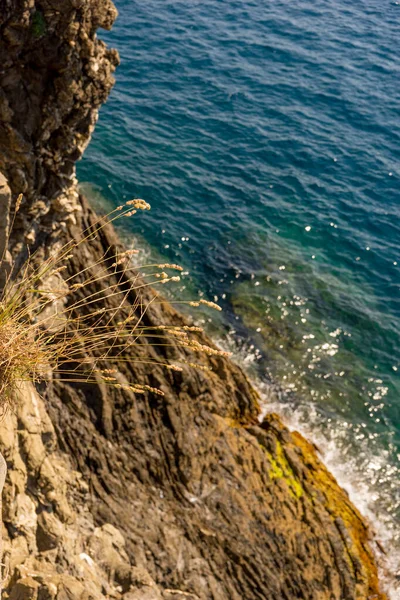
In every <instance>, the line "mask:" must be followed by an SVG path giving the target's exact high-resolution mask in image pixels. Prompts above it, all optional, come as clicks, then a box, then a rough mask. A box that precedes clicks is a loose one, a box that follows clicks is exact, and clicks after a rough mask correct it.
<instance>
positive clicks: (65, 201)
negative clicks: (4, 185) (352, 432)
mask: <svg viewBox="0 0 400 600" xmlns="http://www.w3.org/2000/svg"><path fill="white" fill-rule="evenodd" d="M116 14H117V12H116V9H115V7H114V5H113V4H112V2H111V0H2V2H1V3H0V139H1V141H2V143H1V152H0V172H1V173H3V175H4V176H5V177H6V178H7V180H8V182H9V185H10V187H11V189H12V191H13V193H14V200H15V197H16V196H17V195H18V194H20V193H23V194H24V200H23V205H22V208H23V209H24V210H22V211H21V212H20V215H19V217H18V218H17V222H16V224H15V230H17V229H18V228H20V229H21V230H22V231H23V232H24V234H25V239H26V241H27V242H28V243H33V242H34V241H35V237H36V233H37V231H38V229H39V227H38V223H39V222H40V221H42V222H45V220H44V219H43V217H44V216H45V215H46V213H48V211H49V210H51V209H53V210H56V211H57V213H58V214H59V215H60V216H61V217H65V218H69V219H71V218H72V219H73V218H74V217H73V212H74V209H75V210H76V209H78V204H77V192H76V179H75V163H76V161H77V160H78V159H79V158H80V157H81V155H82V153H83V151H84V149H85V148H86V146H87V144H88V142H89V140H90V136H91V133H92V131H93V128H94V125H95V123H96V120H97V114H98V109H99V107H100V106H101V104H102V103H103V102H104V101H105V100H106V98H107V96H108V93H109V91H110V89H111V87H112V85H113V81H114V80H113V78H112V72H113V71H114V68H115V66H116V65H117V64H118V54H117V52H116V51H115V50H108V49H107V48H106V46H105V44H104V43H103V42H102V41H100V40H99V39H98V38H97V37H96V30H97V29H98V28H99V27H102V28H104V29H110V27H111V25H112V23H113V21H114V19H115V17H116Z"/></svg>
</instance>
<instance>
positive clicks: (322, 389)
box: [78, 0, 400, 598]
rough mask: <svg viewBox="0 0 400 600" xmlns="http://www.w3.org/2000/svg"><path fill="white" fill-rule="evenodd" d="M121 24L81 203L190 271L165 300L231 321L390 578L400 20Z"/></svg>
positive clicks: (131, 8)
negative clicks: (368, 529)
mask: <svg viewBox="0 0 400 600" xmlns="http://www.w3.org/2000/svg"><path fill="white" fill-rule="evenodd" d="M116 5H117V8H118V9H119V11H120V16H119V19H118V20H117V22H116V24H115V26H114V29H113V31H112V32H111V33H106V34H103V33H101V34H100V35H101V37H102V38H104V39H105V40H106V42H107V43H108V44H109V45H111V46H113V47H116V48H117V49H118V50H119V52H120V54H121V60H122V64H121V66H120V68H119V69H118V71H117V75H116V77H117V84H116V86H115V89H114V90H113V92H112V94H111V97H110V99H109V101H108V103H107V104H106V105H105V106H104V107H103V108H102V110H101V113H100V120H99V123H98V126H97V129H96V131H95V134H94V137H93V140H92V142H91V144H90V146H89V149H88V150H87V152H86V155H85V158H84V159H83V161H82V162H81V164H80V165H79V169H78V175H79V178H80V180H81V181H82V182H83V187H84V189H85V190H86V192H87V193H88V194H89V196H90V197H91V198H92V200H93V202H95V203H96V201H97V202H98V200H99V198H100V199H101V202H103V203H107V204H108V205H110V206H112V205H114V206H116V205H117V204H120V203H121V200H123V199H130V198H133V197H140V198H145V199H146V200H147V201H148V202H150V204H151V205H152V211H151V212H150V213H149V214H147V213H146V214H145V215H144V214H143V215H138V216H137V218H136V217H135V218H134V219H132V220H131V221H129V223H128V222H125V224H124V230H123V232H122V233H123V235H124V237H125V239H127V240H128V242H129V240H135V243H138V241H139V243H140V244H141V245H142V246H143V245H146V247H147V248H148V249H150V251H151V252H153V253H155V254H157V255H158V256H162V257H164V258H165V259H167V260H172V261H173V262H180V263H181V264H182V265H183V266H184V267H185V269H187V270H188V271H189V272H190V275H189V276H187V277H186V278H185V279H184V281H183V283H182V286H181V287H180V288H178V290H176V291H175V294H176V296H177V297H178V296H179V297H185V295H188V296H192V297H193V296H194V297H196V296H197V293H201V294H204V296H205V297H208V298H209V299H211V300H217V301H218V302H219V303H220V304H221V305H222V306H223V308H224V313H223V314H224V316H223V319H222V320H220V321H219V322H218V326H217V328H216V330H212V332H213V333H214V335H216V336H218V337H219V338H220V339H221V340H222V343H223V344H225V345H228V346H230V347H231V349H233V350H234V352H235V355H236V359H237V360H239V361H240V362H241V363H242V364H243V366H244V367H245V368H246V369H247V370H248V372H249V373H250V374H251V376H252V377H253V379H254V381H255V382H256V383H257V385H258V387H259V389H260V390H261V392H262V393H263V394H264V399H265V410H271V409H273V410H276V411H278V412H280V413H282V414H284V416H285V419H286V422H288V424H289V425H290V426H293V427H296V428H297V429H300V430H301V431H303V432H304V433H305V434H306V435H308V436H309V437H311V438H312V439H313V440H315V441H316V442H317V443H318V446H319V447H320V449H321V452H322V454H323V458H324V460H325V462H326V463H327V464H328V466H329V468H331V470H332V471H333V472H334V474H335V475H336V476H337V477H338V479H339V481H340V483H341V484H342V485H343V486H344V487H345V488H346V489H347V490H348V491H349V493H350V494H351V497H352V499H353V500H354V501H355V503H356V504H357V506H358V507H359V508H360V509H361V511H362V512H363V513H364V514H365V515H366V516H367V518H369V520H370V522H371V524H372V526H373V527H374V528H375V529H376V532H377V538H378V539H379V541H380V542H381V544H382V545H383V547H384V548H385V550H386V552H387V557H386V561H385V562H384V563H382V565H383V568H385V569H386V573H387V574H389V572H391V573H392V574H393V573H395V572H396V570H397V569H398V565H399V563H400V560H399V556H400V540H399V536H400V486H399V472H400V395H399V392H400V384H399V378H398V375H399V373H400V344H399V341H400V297H399V284H400V277H399V276H400V221H399V217H400V196H399V180H400V164H399V158H400V121H399V110H400V85H399V84H400V79H399V76H400V62H399V58H398V48H399V26H398V23H399V19H400V5H399V3H398V2H390V1H388V0H352V2H348V1H347V0H335V1H334V2H332V1H331V2H328V1H327V0H297V1H296V2H287V1H286V0H285V1H282V0H274V1H272V0H271V1H270V0H201V2H200V1H197V0H188V1H185V2H183V1H178V0H147V1H146V2H139V1H137V0H117V1H116ZM206 320H207V319H206ZM271 382H274V383H271ZM394 586H395V584H394V583H392V589H394ZM398 593H399V592H397V594H398ZM392 594H393V598H395V597H396V591H393V592H392Z"/></svg>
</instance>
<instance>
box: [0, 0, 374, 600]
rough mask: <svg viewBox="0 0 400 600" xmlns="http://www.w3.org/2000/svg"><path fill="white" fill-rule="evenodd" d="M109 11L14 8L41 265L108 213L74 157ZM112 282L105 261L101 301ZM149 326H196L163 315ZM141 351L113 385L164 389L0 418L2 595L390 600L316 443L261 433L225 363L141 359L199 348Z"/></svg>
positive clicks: (161, 308) (30, 220)
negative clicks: (89, 191) (0, 458)
mask: <svg viewBox="0 0 400 600" xmlns="http://www.w3.org/2000/svg"><path fill="white" fill-rule="evenodd" d="M114 16H115V12H114V9H113V7H112V5H111V4H110V3H109V2H108V1H107V0H90V1H89V0H58V1H57V2H54V1H53V2H51V1H49V0H41V1H36V0H35V1H34V0H8V2H6V3H3V8H2V12H1V15H0V31H1V37H0V57H1V59H2V62H1V64H2V67H1V69H2V70H1V72H0V83H1V90H2V91H1V94H0V119H1V123H0V135H1V152H0V171H2V172H3V173H4V174H5V175H6V177H7V179H8V180H9V183H10V187H11V190H12V193H13V194H14V199H15V198H16V196H17V195H18V193H20V192H23V193H24V203H23V205H22V207H21V210H20V213H18V214H19V215H20V217H19V221H18V223H17V228H16V230H15V231H14V232H13V235H12V246H13V249H14V254H15V253H16V251H17V250H19V249H21V248H22V247H23V244H24V243H29V244H31V245H32V246H34V247H37V248H38V255H37V256H38V258H39V259H40V258H41V257H42V256H43V257H44V256H45V255H46V253H49V252H51V251H52V247H53V245H54V244H57V243H59V242H60V241H63V240H68V239H76V240H79V239H80V237H81V235H82V234H81V232H82V230H83V229H85V228H86V227H88V226H91V225H93V223H94V221H95V220H96V217H95V216H94V214H93V212H92V211H91V209H90V208H89V207H88V205H87V203H86V201H85V200H84V198H81V197H79V195H78V193H77V188H76V182H75V178H74V163H75V160H76V159H77V158H78V157H79V156H80V154H81V153H82V151H83V148H84V146H85V145H86V143H87V142H88V140H89V139H90V134H91V130H92V127H93V124H94V122H95V118H96V114H97V108H98V106H99V105H100V104H101V102H103V101H104V99H105V98H106V95H107V93H108V91H109V89H110V86H111V84H112V77H111V72H112V70H113V67H114V65H115V64H116V60H117V59H116V55H115V54H114V53H113V52H112V51H109V50H107V49H106V48H105V46H104V45H103V44H102V43H101V42H99V40H97V39H96V37H95V30H96V28H97V27H99V26H103V27H109V26H110V25H111V22H112V19H113V17H114ZM118 246H119V241H118V239H117V238H116V236H115V234H114V232H113V230H112V228H111V227H110V226H107V227H105V228H104V229H102V230H101V232H100V234H99V236H98V237H97V239H90V240H87V242H85V244H84V245H81V246H80V247H79V249H78V250H77V251H76V252H74V256H73V258H72V259H71V260H70V261H69V263H68V264H69V267H68V268H69V273H70V274H71V273H75V272H78V271H79V270H81V269H82V268H87V269H88V273H91V272H93V273H94V274H95V273H96V268H98V267H93V266H92V265H95V263H96V261H97V259H98V258H99V257H101V256H102V255H103V254H104V253H105V251H107V250H108V249H109V248H111V249H112V250H113V249H115V248H117V247H118ZM110 281H112V282H113V283H114V284H115V285H117V282H116V280H115V274H114V270H113V269H112V267H111V265H110V268H109V273H108V279H107V280H104V279H100V280H97V281H96V282H94V283H93V284H92V289H91V291H93V292H95V291H100V290H101V289H104V287H103V286H106V285H107V284H108V283H109V282H110ZM126 283H127V282H126V281H124V280H120V281H119V282H118V285H119V286H120V287H121V289H126ZM86 289H87V288H86ZM79 293H80V292H79V289H78V290H76V291H75V292H74V294H73V295H71V297H70V298H69V302H73V300H74V298H75V299H76V298H79ZM143 294H144V295H145V299H146V295H147V300H149V299H151V297H152V296H151V294H152V292H151V290H147V291H145V292H143ZM112 302H113V300H110V303H111V305H112ZM125 302H126V304H127V306H133V305H134V303H135V297H133V295H132V294H130V295H129V297H127V298H126V301H125ZM144 322H145V323H146V324H147V325H149V326H154V325H160V324H166V323H168V324H175V325H178V324H181V323H182V322H184V318H183V317H182V316H181V315H180V314H179V313H177V312H176V311H175V310H174V309H173V308H172V307H171V306H170V305H168V304H167V303H164V304H151V305H150V306H149V307H148V310H147V311H146V314H145V316H144ZM199 336H200V341H201V339H204V338H202V334H199ZM141 342H142V343H141V344H140V345H135V346H131V347H130V348H128V349H126V350H125V354H124V356H123V358H124V359H126V361H125V362H118V377H120V378H121V379H122V380H125V381H138V382H140V383H143V384H148V385H150V386H156V387H160V388H161V389H162V390H163V392H164V394H165V396H155V395H152V394H144V395H136V394H134V393H133V392H129V391H126V390H120V389H117V388H107V387H106V386H105V385H104V382H102V381H101V380H99V382H98V383H97V384H96V385H94V384H90V385H83V384H78V383H74V382H65V381H61V380H59V379H58V378H57V376H56V375H54V376H53V379H52V381H51V382H50V384H49V385H48V386H44V387H43V388H41V389H40V390H35V389H33V388H32V387H31V386H29V385H26V386H25V387H24V388H23V389H22V390H21V393H20V395H19V398H18V399H16V400H17V402H16V408H15V411H14V412H12V413H9V414H7V416H6V418H5V419H4V420H3V421H2V423H1V426H0V450H1V451H2V452H3V454H4V457H5V459H6V462H7V466H8V470H9V471H8V476H7V481H6V485H5V490H4V502H3V523H4V527H3V536H4V541H5V550H6V552H5V561H6V564H7V565H8V573H7V575H6V589H5V593H4V598H6V599H7V598H9V599H10V600H22V599H24V600H25V599H32V600H73V599H74V600H75V599H76V600H90V599H92V600H105V599H106V598H114V599H119V600H183V599H187V600H210V599H214V600H228V599H229V600H231V599H232V600H243V599H246V600H253V599H254V600H256V599H260V600H264V599H268V600H295V599H306V600H344V599H346V600H355V599H359V600H365V599H370V600H373V599H374V600H383V599H384V598H385V595H384V594H383V593H382V592H381V591H380V590H379V585H378V578H377V569H376V564H375V560H374V556H373V554H372V551H371V546H370V540H369V533H368V528H367V527H366V525H365V523H364V521H363V519H362V518H361V516H360V515H359V513H358V511H357V510H356V509H355V508H354V507H353V506H352V504H351V502H350V501H349V499H348V496H347V494H346V493H345V492H344V491H343V490H342V489H341V488H340V487H339V486H338V484H337V483H336V481H335V480H334V478H333V477H332V476H331V475H330V474H329V473H328V472H327V470H326V469H325V467H324V466H323V465H322V463H321V462H320V460H319V459H318V457H317V453H316V450H315V448H313V447H312V445H310V444H309V443H308V442H306V441H305V440H304V439H303V438H302V437H301V436H300V435H299V434H297V433H290V432H289V431H288V430H287V429H286V428H285V427H284V426H283V425H282V423H281V422H280V420H279V418H278V417H276V416H274V415H268V416H267V417H266V418H265V419H264V421H263V422H262V423H259V422H258V414H259V407H258V396H257V394H256V392H255V391H254V390H253V389H252V387H251V385H250V383H249V381H248V380H247V378H246V376H245V375H244V374H243V372H242V371H241V370H240V369H239V368H238V367H237V366H235V365H234V364H233V363H232V362H230V361H229V360H228V359H226V358H223V357H207V356H200V357H198V356H196V361H197V362H199V361H200V362H202V363H203V364H204V365H205V366H209V367H211V368H212V371H211V372H207V373H206V372H202V371H197V370H193V369H192V368H190V367H189V366H187V367H186V368H185V369H184V371H183V372H182V373H179V372H174V371H165V370H164V369H163V368H162V367H161V366H160V367H159V366H154V365H150V364H147V363H146V362H140V359H141V358H143V357H148V356H152V357H153V358H157V359H160V358H162V360H163V361H166V362H175V360H176V359H177V357H179V356H180V355H182V354H183V355H184V357H185V358H187V359H189V360H191V359H192V358H193V354H192V351H189V350H188V349H185V348H181V347H179V345H177V344H176V343H175V344H174V343H171V345H169V346H152V345H151V344H150V342H149V341H148V340H147V339H146V338H145V337H143V338H142V339H141ZM88 355H90V353H89V352H88ZM109 362H110V366H114V364H113V361H112V356H110V361H109ZM39 392H40V393H39Z"/></svg>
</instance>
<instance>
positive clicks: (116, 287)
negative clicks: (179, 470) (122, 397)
mask: <svg viewBox="0 0 400 600" xmlns="http://www.w3.org/2000/svg"><path fill="white" fill-rule="evenodd" d="M19 204H20V198H19V199H18V202H17V207H16V211H17V210H18V208H19ZM148 209H150V206H149V205H148V204H147V202H145V201H144V200H141V199H135V200H131V201H129V202H127V203H126V204H124V205H122V206H119V207H118V208H117V209H115V210H114V211H112V212H111V213H109V214H108V215H106V217H103V218H101V219H99V220H98V221H97V222H96V223H95V225H94V226H91V228H90V230H89V229H88V230H87V231H84V232H83V235H82V236H81V238H80V239H79V241H78V242H75V241H71V242H68V243H67V244H65V245H63V246H61V247H60V248H59V249H58V250H55V251H52V252H51V253H50V256H49V257H48V258H47V259H46V260H38V256H37V255H36V254H33V255H31V256H29V258H28V260H27V261H26V263H25V264H24V266H23V267H22V269H20V271H19V272H18V273H17V274H15V273H14V274H13V275H12V276H10V277H9V278H8V280H7V283H6V285H5V288H4V289H3V290H2V293H1V296H0V407H1V409H3V410H4V409H6V408H7V407H8V406H10V404H12V400H13V397H14V395H15V391H16V388H17V387H18V386H19V385H20V383H21V382H23V381H30V382H32V383H34V384H37V383H39V382H41V381H44V380H46V379H47V378H48V375H49V373H52V372H53V373H56V374H57V377H58V378H59V379H61V380H68V381H70V382H71V381H74V382H85V383H89V384H90V383H98V378H100V380H102V381H103V382H104V383H105V384H107V385H110V386H114V387H115V388H117V389H121V388H127V389H129V390H130V391H133V392H134V393H137V394H143V393H145V392H150V393H154V394H159V395H163V392H162V391H161V390H159V389H157V388H153V387H151V386H148V385H143V384H139V383H138V382H134V381H133V382H129V383H128V384H126V383H120V382H119V381H118V378H117V377H116V375H117V373H118V369H117V368H115V369H114V368H112V369H110V368H106V369H104V368H103V369H102V368H101V365H102V364H104V362H105V361H106V362H107V364H109V363H110V362H111V363H113V362H114V363H115V365H116V367H117V365H118V363H119V362H120V361H123V360H131V359H125V358H124V355H125V351H126V350H127V349H129V348H130V347H131V346H132V345H135V344H137V343H138V342H139V340H140V337H141V336H146V339H147V341H148V340H150V344H152V345H156V344H160V345H172V344H173V345H175V346H181V347H184V348H188V349H191V350H192V351H194V352H200V353H205V354H207V355H226V354H227V353H225V352H223V351H221V350H218V349H216V348H213V347H210V346H208V345H206V344H202V343H199V342H198V341H197V340H196V339H194V338H192V337H191V336H192V334H195V333H197V332H199V331H201V328H199V327H191V326H187V325H184V326H182V327H176V326H167V325H160V326H159V327H145V326H144V325H143V323H142V320H143V315H144V314H145V312H146V310H147V307H148V304H150V303H151V302H152V301H154V300H155V299H156V298H157V295H155V296H153V299H152V300H149V301H148V304H147V305H146V304H145V303H143V299H142V297H141V292H142V291H143V289H144V288H146V287H148V286H151V287H152V288H154V287H155V286H157V285H160V284H163V285H164V284H165V283H168V282H176V281H179V276H177V275H173V274H172V275H171V274H169V273H168V272H166V271H170V270H173V271H175V272H176V271H178V272H179V271H182V268H181V267H180V266H179V265H176V264H168V263H163V264H151V265H143V266H141V267H139V268H137V267H135V270H134V271H133V270H132V265H131V257H132V255H133V254H135V253H136V251H135V250H127V251H125V252H120V253H118V254H117V255H115V256H111V257H110V252H109V251H108V252H106V253H105V254H104V255H103V256H102V257H101V259H99V260H98V261H95V262H94V263H93V264H89V265H88V266H86V267H85V268H84V269H81V270H80V271H78V272H75V273H72V274H71V269H70V268H69V266H68V261H70V260H71V258H72V257H73V256H74V254H75V252H77V250H78V247H79V246H81V245H82V244H87V243H88V242H89V240H93V239H94V238H95V237H96V236H97V235H98V233H99V232H100V231H101V229H102V228H103V227H104V226H105V224H106V223H110V222H113V221H115V220H116V219H120V218H123V217H131V216H132V215H133V214H135V213H136V212H137V210H148ZM122 280H123V281H124V285H123V286H121V285H120V283H121V281H122ZM126 281H128V282H129V284H128V285H126ZM57 282H59V284H57ZM132 293H133V294H134V297H135V298H136V300H135V302H134V303H133V304H132V303H128V302H126V300H127V298H128V297H129V298H132ZM71 298H72V300H71ZM189 304H191V305H192V306H199V305H200V304H203V305H207V306H210V307H211V308H214V309H217V310H220V308H219V306H218V305H216V304H215V303H213V302H207V301H205V300H200V301H192V302H189ZM160 338H162V339H160ZM141 362H154V363H156V364H161V365H163V366H164V367H165V368H166V369H169V370H174V371H181V370H182V367H181V366H180V365H179V364H169V363H168V362H166V361H165V362H160V361H158V360H154V359H151V358H150V357H149V359H148V360H145V359H142V360H141ZM181 362H182V364H186V365H189V366H190V367H194V368H195V367H199V368H200V369H206V368H207V367H204V366H202V365H197V364H196V363H193V362H192V361H187V360H185V358H184V357H182V361H181Z"/></svg>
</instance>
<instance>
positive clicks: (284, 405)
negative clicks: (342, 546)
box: [218, 335, 400, 600]
mask: <svg viewBox="0 0 400 600" xmlns="http://www.w3.org/2000/svg"><path fill="white" fill-rule="evenodd" d="M218 344H219V346H220V347H221V348H223V349H225V350H230V351H231V352H233V353H234V359H235V360H236V362H238V363H239V364H240V365H241V366H242V367H243V368H244V370H245V371H246V372H247V373H248V375H249V376H250V377H251V379H252V381H253V384H254V385H255V387H256V388H257V390H258V391H259V393H260V396H261V399H262V407H261V408H262V412H261V415H260V420H262V419H263V418H264V416H265V415H266V414H267V413H270V412H275V413H277V414H279V415H280V416H281V417H282V419H283V421H284V423H285V425H286V426H287V427H288V428H289V429H290V430H291V431H293V430H296V431H299V432H300V433H301V434H302V435H303V436H304V437H305V438H306V439H308V440H309V441H311V442H312V443H314V444H315V445H316V446H317V448H318V450H319V454H320V457H321V460H322V461H323V463H324V464H325V465H326V467H327V468H328V470H329V471H330V472H331V473H332V474H333V476H334V477H335V478H336V479H337V481H338V483H339V485H340V486H341V487H342V488H343V489H344V490H346V492H347V493H348V495H349V497H350V500H351V501H352V502H353V504H354V505H355V506H356V507H357V508H358V510H359V511H360V513H361V514H362V516H363V517H364V518H365V519H366V521H367V522H368V525H369V528H370V531H371V533H372V540H371V541H372V547H373V550H374V552H375V556H376V559H377V564H378V568H379V575H380V580H381V582H382V585H383V586H384V590H385V592H386V593H387V595H388V598H389V599H390V600H399V598H400V579H399V575H400V571H399V565H400V527H399V524H398V522H397V521H396V519H395V517H394V513H395V512H396V510H398V508H399V504H400V496H399V493H398V492H397V487H398V486H397V481H398V480H399V477H400V473H399V469H398V467H397V466H396V465H394V464H391V462H390V460H389V452H388V450H387V449H386V448H385V447H384V446H383V445H382V444H381V442H380V440H379V437H378V435H377V434H373V433H369V432H367V430H366V426H365V424H362V423H361V424H354V423H351V422H349V421H346V420H345V418H341V417H340V416H338V415H337V414H334V415H333V414H328V413H327V414H324V413H323V412H322V411H321V410H320V408H319V407H318V406H316V405H315V404H313V403H312V402H306V401H303V402H302V401H299V399H295V398H293V399H291V398H290V396H288V395H287V393H286V392H285V391H283V390H282V389H281V388H280V387H279V386H278V385H276V384H274V383H272V382H269V381H262V380H261V379H260V377H259V376H258V375H257V371H256V369H255V365H256V363H257V359H258V351H256V349H255V348H254V347H250V348H249V347H248V346H246V344H243V345H242V346H241V347H239V346H238V344H237V340H236V339H235V338H234V336H233V335H232V336H230V337H228V338H226V339H224V340H218Z"/></svg>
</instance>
